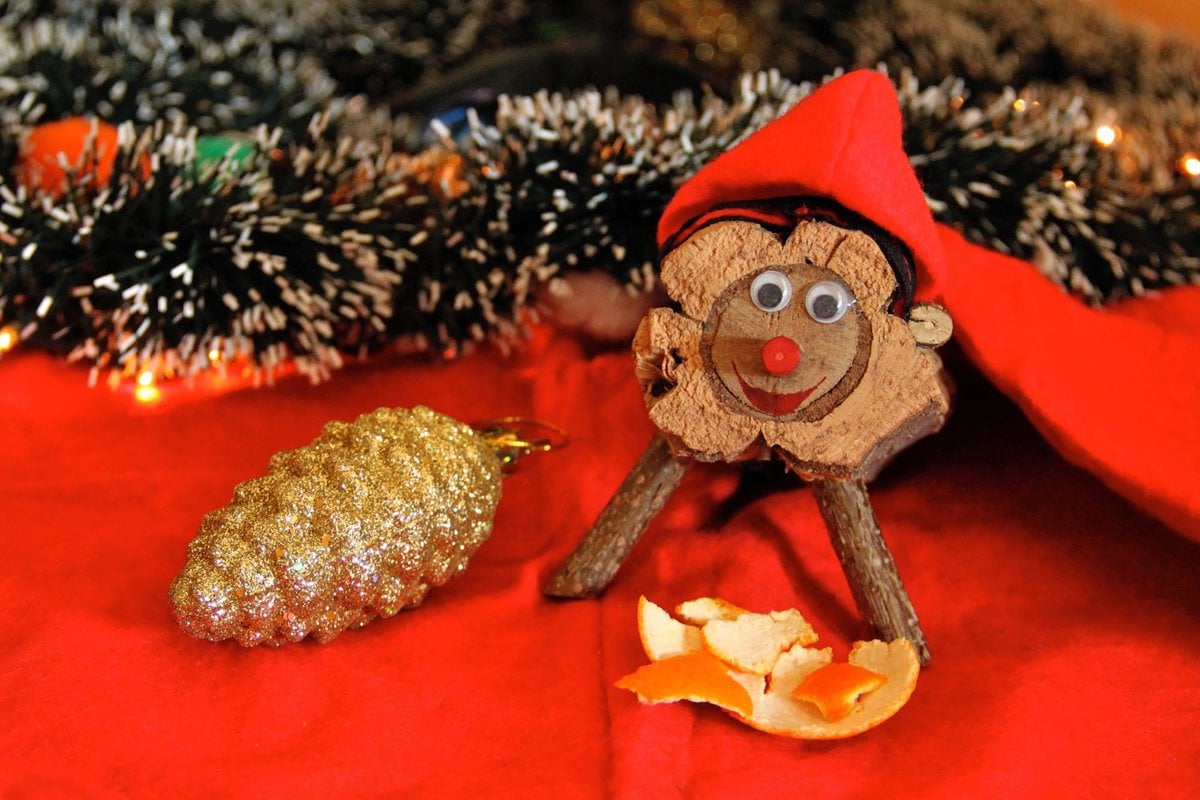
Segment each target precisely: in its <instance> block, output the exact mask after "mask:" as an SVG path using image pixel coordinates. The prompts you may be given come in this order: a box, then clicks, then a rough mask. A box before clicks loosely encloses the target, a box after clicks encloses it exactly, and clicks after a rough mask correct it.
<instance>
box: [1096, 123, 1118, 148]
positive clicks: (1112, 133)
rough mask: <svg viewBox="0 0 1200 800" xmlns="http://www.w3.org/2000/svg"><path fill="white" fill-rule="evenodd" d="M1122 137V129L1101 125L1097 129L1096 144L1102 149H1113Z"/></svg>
mask: <svg viewBox="0 0 1200 800" xmlns="http://www.w3.org/2000/svg"><path fill="white" fill-rule="evenodd" d="M1120 137H1121V129H1120V128H1114V127H1113V126H1112V125H1101V126H1100V127H1099V128H1096V144H1098V145H1100V146H1101V147H1112V146H1113V145H1114V144H1115V143H1116V141H1117V139H1119V138H1120Z"/></svg>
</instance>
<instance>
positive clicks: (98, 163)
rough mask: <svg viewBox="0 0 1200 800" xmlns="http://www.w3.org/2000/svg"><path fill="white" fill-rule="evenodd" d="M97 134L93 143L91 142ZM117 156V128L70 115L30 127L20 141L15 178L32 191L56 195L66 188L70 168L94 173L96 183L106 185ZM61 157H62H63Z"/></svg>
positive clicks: (80, 173)
mask: <svg viewBox="0 0 1200 800" xmlns="http://www.w3.org/2000/svg"><path fill="white" fill-rule="evenodd" d="M93 135H94V136H95V140H94V144H92V146H91V147H90V148H89V147H88V144H89V142H91V141H92V137H93ZM116 156H117V129H116V128H115V127H114V126H112V125H109V124H108V123H106V122H100V121H99V120H94V119H85V118H83V117H68V118H67V119H63V120H59V121H57V122H46V123H43V124H41V125H38V126H37V127H36V128H34V129H33V130H31V131H30V132H29V134H28V135H27V136H26V137H25V140H24V141H23V142H22V143H21V155H20V158H19V160H18V161H17V167H16V178H17V180H18V181H19V182H20V183H21V185H22V186H24V187H25V188H26V190H27V191H29V192H31V193H32V192H36V191H41V192H45V193H47V194H51V195H54V196H58V195H61V194H62V193H63V192H64V191H65V190H66V188H67V171H64V170H63V167H62V165H61V164H60V163H59V162H60V160H63V161H65V162H66V164H67V166H68V168H69V171H70V172H71V173H72V174H74V175H75V176H76V178H77V179H78V178H81V177H83V176H84V175H88V174H91V175H92V176H93V177H92V180H93V186H104V185H106V184H107V183H108V180H109V178H111V177H112V170H113V162H114V161H115V160H116ZM60 157H61V159H60Z"/></svg>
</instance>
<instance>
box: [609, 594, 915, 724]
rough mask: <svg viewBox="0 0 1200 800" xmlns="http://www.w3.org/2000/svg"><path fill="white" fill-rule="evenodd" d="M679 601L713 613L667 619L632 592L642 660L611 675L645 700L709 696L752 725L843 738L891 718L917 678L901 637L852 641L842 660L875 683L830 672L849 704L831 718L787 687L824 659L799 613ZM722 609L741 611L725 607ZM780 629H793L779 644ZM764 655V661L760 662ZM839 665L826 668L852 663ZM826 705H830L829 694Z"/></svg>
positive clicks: (695, 611)
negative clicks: (635, 599)
mask: <svg viewBox="0 0 1200 800" xmlns="http://www.w3.org/2000/svg"><path fill="white" fill-rule="evenodd" d="M692 604H696V605H692ZM685 607H687V610H688V617H689V618H690V619H697V620H698V619H702V618H703V617H704V616H707V615H709V614H710V613H713V612H717V613H719V614H721V615H722V616H719V617H717V616H714V618H712V619H709V620H708V621H706V622H704V623H703V627H702V628H697V627H696V626H694V625H686V624H684V623H681V622H678V621H676V620H674V619H672V618H671V617H670V616H669V615H668V614H667V613H666V611H664V610H663V609H662V608H660V607H659V606H657V605H655V604H654V603H652V602H650V601H649V600H647V599H645V598H642V599H641V601H639V604H638V628H639V632H640V633H641V635H642V646H643V647H644V648H645V650H646V654H647V655H648V656H649V657H650V658H651V663H650V664H648V665H646V666H644V667H642V668H641V669H639V670H638V671H637V672H635V673H633V674H632V675H627V676H625V677H624V678H622V679H621V680H620V681H618V682H617V686H618V687H619V688H623V689H629V690H631V691H634V692H636V693H637V694H638V697H639V699H641V700H642V702H647V703H661V702H670V701H674V700H691V701H693V702H707V703H712V704H713V705H717V706H719V707H721V708H724V709H725V710H727V711H730V712H732V713H734V714H736V715H737V716H738V718H739V719H741V720H743V721H744V722H746V724H748V725H750V726H751V727H754V728H757V729H759V730H762V731H765V732H767V733H773V734H776V735H779V736H790V737H793V738H797V739H842V738H845V737H848V736H854V735H855V734H858V733H862V732H863V731H866V730H869V729H870V728H873V727H875V726H876V725H878V724H880V723H881V722H883V721H884V720H886V719H888V718H889V717H891V716H892V715H893V714H895V713H896V712H897V711H899V710H900V708H901V707H902V706H903V705H904V704H905V703H906V702H907V701H908V698H909V697H910V696H911V695H912V692H913V689H914V688H915V687H916V684H917V676H918V674H919V672H920V661H919V659H918V657H917V651H916V649H915V648H914V647H913V645H912V644H911V643H910V642H909V641H908V640H907V639H897V640H896V641H894V642H890V643H888V642H882V641H878V640H875V641H869V642H857V643H855V645H854V647H853V648H852V649H851V650H850V656H849V660H848V663H849V664H852V665H855V666H858V667H862V668H863V669H865V670H869V671H870V672H872V673H877V674H878V675H879V676H881V677H882V679H884V682H883V684H882V685H881V686H879V687H878V688H874V689H872V688H870V686H871V684H872V683H878V682H879V681H877V680H871V681H866V680H864V681H859V682H855V681H858V679H859V678H862V677H863V676H862V675H857V676H852V677H853V678H854V680H852V681H850V682H848V683H847V682H840V681H835V682H834V683H835V688H841V689H842V690H843V691H844V692H845V693H847V694H848V695H849V696H850V699H849V700H848V701H846V703H845V704H846V706H847V707H848V708H849V709H850V710H849V711H848V712H846V711H845V709H844V708H843V709H841V711H842V712H845V716H843V717H841V718H840V719H836V720H831V719H827V718H826V715H825V714H824V713H823V712H822V709H821V708H819V707H818V705H817V704H816V703H814V702H810V701H809V700H805V699H800V698H797V697H796V696H795V692H796V689H797V687H799V686H800V685H801V684H802V683H803V682H804V680H805V678H807V677H809V676H810V675H813V674H814V673H816V672H817V671H818V670H820V669H822V668H825V667H829V666H830V665H831V664H832V663H833V653H832V650H830V649H829V648H824V649H821V650H817V649H814V648H811V647H808V646H806V645H809V644H812V643H813V642H814V641H816V638H817V637H816V634H815V633H813V631H812V627H811V626H810V625H808V623H807V622H806V621H804V618H803V617H802V616H801V615H800V614H799V612H796V611H773V612H771V613H770V614H756V613H752V612H749V611H745V610H742V609H738V607H737V606H734V605H732V604H730V603H725V601H723V600H721V601H716V600H714V599H713V598H701V599H700V600H695V601H689V602H688V603H684V604H683V605H681V606H680V611H679V612H678V613H679V614H680V615H681V616H683V614H684V611H683V609H684V608H685ZM730 609H736V610H737V611H739V612H740V613H737V614H733V613H732V612H731V611H730ZM725 615H727V616H728V617H729V618H726V616H725ZM718 623H719V624H718ZM800 623H803V624H800ZM714 626H715V627H714ZM710 628H711V630H710ZM739 636H741V637H743V638H741V639H739ZM789 637H794V638H793V640H792V641H791V642H789V643H787V644H783V645H780V642H784V641H785V640H787V639H788V638H789ZM714 643H715V644H716V645H717V646H716V647H714ZM718 650H720V652H718ZM656 653H657V654H659V655H657V656H656V655H655V654H656ZM767 662H770V666H769V667H766V668H765V669H764V666H765V665H766V664H767ZM838 666H839V665H833V668H834V669H835V670H837V671H840V672H853V671H852V670H850V671H848V670H841V669H838ZM868 677H869V676H868ZM730 683H733V684H735V685H736V686H738V687H739V688H740V689H741V690H742V691H743V692H744V693H745V697H746V700H745V701H743V700H742V697H741V694H740V693H736V692H733V691H732V690H731V689H730V687H729V684H730ZM826 705H827V706H830V707H832V706H834V705H836V702H835V701H829V702H827V703H826ZM835 713H838V712H835Z"/></svg>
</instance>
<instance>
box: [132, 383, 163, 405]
mask: <svg viewBox="0 0 1200 800" xmlns="http://www.w3.org/2000/svg"><path fill="white" fill-rule="evenodd" d="M133 398H134V399H135V400H137V401H138V402H139V403H143V404H147V405H148V404H150V403H157V402H158V401H159V400H161V399H162V389H159V388H158V387H157V386H155V385H154V384H150V385H149V386H139V387H137V388H136V389H134V390H133Z"/></svg>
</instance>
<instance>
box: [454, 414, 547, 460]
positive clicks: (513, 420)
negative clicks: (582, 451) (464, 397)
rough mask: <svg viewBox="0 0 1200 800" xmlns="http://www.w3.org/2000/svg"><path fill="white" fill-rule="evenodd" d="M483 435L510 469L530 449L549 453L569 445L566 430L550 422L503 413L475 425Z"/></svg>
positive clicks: (533, 451) (485, 440)
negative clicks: (504, 414) (496, 417)
mask: <svg viewBox="0 0 1200 800" xmlns="http://www.w3.org/2000/svg"><path fill="white" fill-rule="evenodd" d="M475 430H476V432H477V433H478V434H479V436H480V438H481V439H483V441H484V442H485V443H486V444H487V445H488V446H489V447H491V448H492V449H493V450H494V451H496V455H498V456H499V457H500V463H501V464H502V465H503V467H504V468H505V469H506V470H508V469H512V467H513V465H515V464H516V463H517V461H518V460H519V459H520V458H522V457H524V456H526V455H529V454H530V453H547V452H549V451H551V450H558V449H560V448H563V447H566V446H567V442H568V438H567V432H566V431H564V430H563V429H562V428H560V427H558V426H557V425H554V424H552V423H549V422H544V421H542V420H536V419H526V418H524V417H501V418H500V419H494V420H491V421H489V422H485V423H483V424H481V425H477V426H475Z"/></svg>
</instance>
